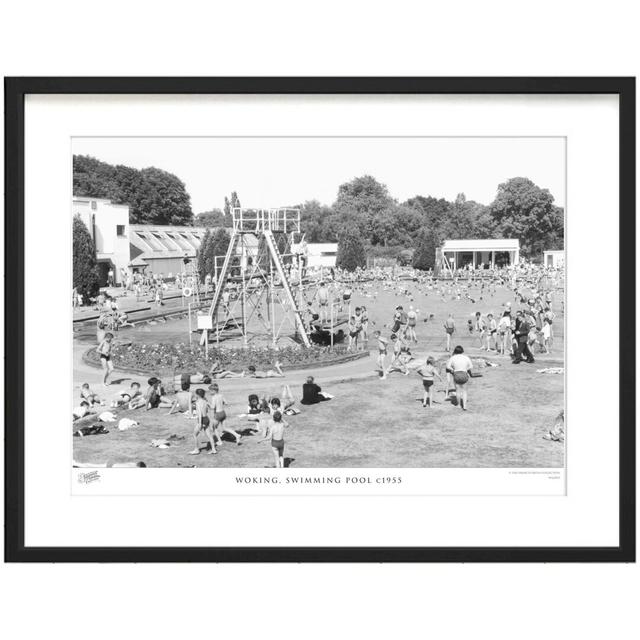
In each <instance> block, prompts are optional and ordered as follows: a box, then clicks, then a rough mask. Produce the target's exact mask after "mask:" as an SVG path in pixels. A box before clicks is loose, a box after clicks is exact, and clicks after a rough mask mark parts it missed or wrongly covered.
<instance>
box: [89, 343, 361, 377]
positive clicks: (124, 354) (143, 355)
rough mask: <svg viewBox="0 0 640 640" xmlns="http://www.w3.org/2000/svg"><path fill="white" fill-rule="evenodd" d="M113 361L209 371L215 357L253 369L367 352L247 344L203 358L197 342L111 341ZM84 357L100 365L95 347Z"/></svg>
mask: <svg viewBox="0 0 640 640" xmlns="http://www.w3.org/2000/svg"><path fill="white" fill-rule="evenodd" d="M112 355H113V360H114V364H115V366H116V368H117V369H120V370H129V371H136V372H138V371H139V372H145V373H147V372H156V373H157V372H159V371H169V370H177V371H191V372H195V371H201V372H206V371H209V369H210V368H211V365H212V364H213V363H214V362H215V361H216V360H219V361H220V364H221V366H222V367H223V368H225V369H231V370H234V371H240V370H241V369H244V368H246V367H248V366H249V365H253V366H255V367H256V368H257V369H268V368H271V367H273V363H274V362H275V361H276V360H278V361H279V362H280V363H281V364H282V366H283V367H284V368H285V369H287V368H289V369H305V368H307V367H321V366H325V365H330V364H337V363H340V362H348V361H350V360H355V359H357V358H360V357H364V356H368V355H369V354H368V352H367V351H364V352H358V353H350V352H348V351H347V348H346V346H345V345H337V346H334V347H333V349H330V348H329V347H317V346H314V347H310V348H307V347H302V346H298V345H295V346H288V347H283V348H279V349H274V348H273V347H247V348H237V349H233V348H217V349H216V348H214V347H210V348H209V358H208V359H206V358H205V353H204V349H203V348H202V347H200V346H199V345H189V344H186V343H181V342H178V343H161V344H140V343H133V344H126V345H119V344H115V345H114V346H113V348H112ZM83 359H84V361H85V362H86V363H87V364H89V365H92V366H96V367H99V366H100V358H99V356H98V354H97V352H96V349H95V347H93V348H91V349H89V350H88V351H86V352H85V354H84V358H83Z"/></svg>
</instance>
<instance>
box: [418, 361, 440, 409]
mask: <svg viewBox="0 0 640 640" xmlns="http://www.w3.org/2000/svg"><path fill="white" fill-rule="evenodd" d="M435 364H436V359H435V358H434V357H433V356H429V357H428V358H427V362H426V364H425V365H424V366H423V367H420V369H418V370H417V372H416V373H417V374H418V375H419V376H421V377H422V386H423V387H424V396H423V398H422V406H423V407H427V405H428V406H429V407H433V377H434V376H438V380H440V382H442V378H441V377H440V374H439V373H438V371H437V370H436V367H435Z"/></svg>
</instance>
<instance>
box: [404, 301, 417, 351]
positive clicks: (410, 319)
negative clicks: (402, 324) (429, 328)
mask: <svg viewBox="0 0 640 640" xmlns="http://www.w3.org/2000/svg"><path fill="white" fill-rule="evenodd" d="M417 322H418V313H417V312H416V311H414V309H413V306H410V307H409V311H408V312H407V328H406V332H405V337H406V339H407V340H413V341H414V342H415V343H416V344H418V337H417V336H416V323H417Z"/></svg>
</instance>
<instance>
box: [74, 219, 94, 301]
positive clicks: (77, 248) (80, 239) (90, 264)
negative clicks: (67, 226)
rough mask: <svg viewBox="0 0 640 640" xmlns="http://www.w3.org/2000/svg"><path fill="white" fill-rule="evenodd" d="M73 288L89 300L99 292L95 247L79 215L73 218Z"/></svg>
mask: <svg viewBox="0 0 640 640" xmlns="http://www.w3.org/2000/svg"><path fill="white" fill-rule="evenodd" d="M73 286H74V287H75V289H76V290H77V291H78V293H79V294H81V295H82V296H87V297H89V298H91V297H93V296H95V295H97V293H98V291H99V290H100V278H99V276H98V263H97V261H96V246H95V244H94V242H93V239H92V238H91V234H90V233H89V229H87V226H86V225H85V223H84V222H82V219H81V218H80V216H79V215H76V216H74V218H73Z"/></svg>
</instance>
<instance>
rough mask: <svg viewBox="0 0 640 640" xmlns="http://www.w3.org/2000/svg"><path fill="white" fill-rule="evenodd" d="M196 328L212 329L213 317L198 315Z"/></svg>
mask: <svg viewBox="0 0 640 640" xmlns="http://www.w3.org/2000/svg"><path fill="white" fill-rule="evenodd" d="M198 329H204V330H207V331H211V330H212V329H213V318H212V317H211V316H210V315H206V316H205V315H202V316H198Z"/></svg>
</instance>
